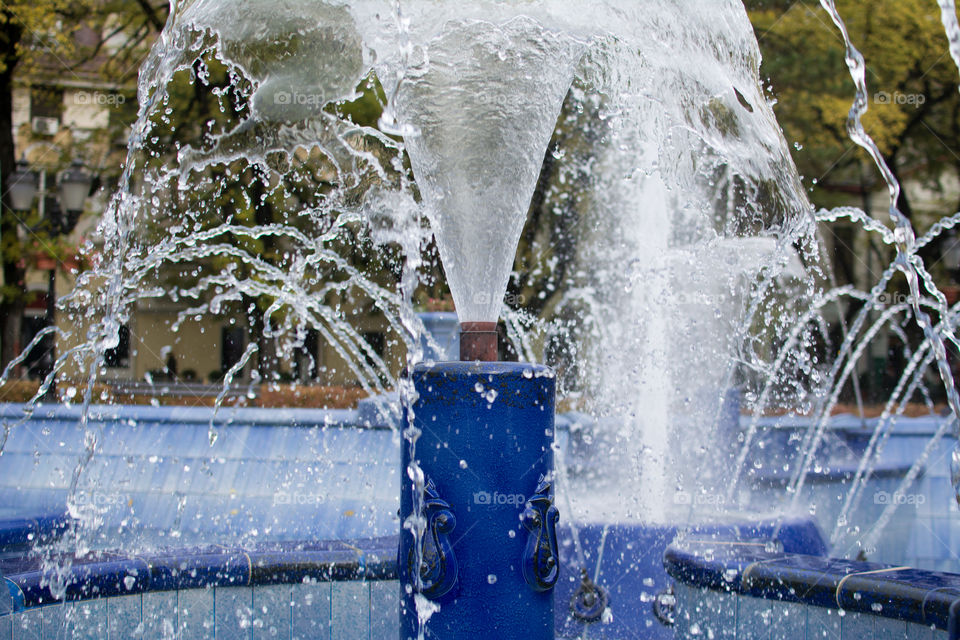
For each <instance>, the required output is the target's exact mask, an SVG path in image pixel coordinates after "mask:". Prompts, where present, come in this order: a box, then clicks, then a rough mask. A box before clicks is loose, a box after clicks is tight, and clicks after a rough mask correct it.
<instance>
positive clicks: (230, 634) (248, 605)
mask: <svg viewBox="0 0 960 640" xmlns="http://www.w3.org/2000/svg"><path fill="white" fill-rule="evenodd" d="M213 599H214V630H215V634H214V636H215V638H216V640H249V639H250V631H251V628H252V623H253V588H252V587H229V588H218V589H214V590H213Z"/></svg>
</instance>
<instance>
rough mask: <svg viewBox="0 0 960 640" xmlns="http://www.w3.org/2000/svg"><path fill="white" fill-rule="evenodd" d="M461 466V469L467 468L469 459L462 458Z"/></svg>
mask: <svg viewBox="0 0 960 640" xmlns="http://www.w3.org/2000/svg"><path fill="white" fill-rule="evenodd" d="M460 468H461V469H466V468H467V461H466V460H461V461H460Z"/></svg>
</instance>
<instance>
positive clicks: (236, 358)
mask: <svg viewBox="0 0 960 640" xmlns="http://www.w3.org/2000/svg"><path fill="white" fill-rule="evenodd" d="M245 348H246V335H245V331H244V330H243V327H224V328H223V331H222V333H221V340H220V372H221V375H224V376H225V375H227V372H228V371H230V369H232V368H233V366H234V365H235V364H237V363H238V362H240V359H241V358H243V351H244V349H245ZM241 373H242V372H241V371H238V372H237V374H236V375H237V376H239V375H241Z"/></svg>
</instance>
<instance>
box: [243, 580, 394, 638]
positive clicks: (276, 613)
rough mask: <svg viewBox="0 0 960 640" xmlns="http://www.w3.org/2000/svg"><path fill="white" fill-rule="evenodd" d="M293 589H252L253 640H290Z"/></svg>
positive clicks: (271, 587) (281, 586) (278, 587)
mask: <svg viewBox="0 0 960 640" xmlns="http://www.w3.org/2000/svg"><path fill="white" fill-rule="evenodd" d="M295 588H296V586H291V585H289V584H277V585H271V586H268V587H255V588H254V590H253V634H252V635H253V640H268V639H269V640H291V633H292V629H291V628H290V625H291V622H292V616H293V609H292V607H291V602H292V598H293V589H295ZM391 640H393V639H391Z"/></svg>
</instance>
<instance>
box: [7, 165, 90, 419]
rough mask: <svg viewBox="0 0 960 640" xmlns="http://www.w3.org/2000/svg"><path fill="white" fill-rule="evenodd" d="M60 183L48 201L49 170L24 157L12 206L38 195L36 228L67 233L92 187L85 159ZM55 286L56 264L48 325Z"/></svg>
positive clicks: (52, 351) (21, 206)
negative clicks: (36, 169) (30, 162)
mask: <svg viewBox="0 0 960 640" xmlns="http://www.w3.org/2000/svg"><path fill="white" fill-rule="evenodd" d="M59 183H60V184H59V190H58V192H57V196H56V199H54V200H53V201H52V202H50V203H48V202H47V197H48V194H47V172H46V169H41V170H40V171H39V173H38V172H37V171H34V170H32V169H31V168H30V165H29V163H28V162H27V160H26V157H25V156H24V157H23V158H22V159H21V160H20V162H18V163H17V169H16V171H14V172H13V174H12V175H11V176H10V204H11V207H12V208H13V209H14V210H15V211H19V212H27V211H30V210H31V209H32V208H33V201H34V199H35V198H36V197H37V196H38V195H39V196H40V197H39V201H38V206H37V209H38V212H39V214H40V220H41V222H40V225H39V226H38V227H37V229H43V230H44V231H46V232H47V233H48V234H49V235H51V236H62V235H67V234H69V233H70V232H71V231H73V229H74V228H75V227H76V226H77V221H78V220H79V218H80V214H81V213H83V207H84V204H85V203H86V200H87V197H88V196H89V195H90V189H91V187H92V186H93V176H92V175H91V174H90V172H89V171H87V170H86V167H84V164H83V161H81V160H80V159H79V158H76V159H74V160H73V162H71V163H70V168H69V169H67V170H65V171H64V172H63V173H61V174H60V180H59ZM56 285H57V267H56V263H54V264H53V266H52V268H51V269H50V273H49V277H48V280H47V310H46V316H47V317H46V320H47V326H49V327H52V326H54V323H55V320H56V307H57V288H56ZM56 345H57V342H56V338H55V337H51V344H50V348H49V349H48V351H47V353H48V357H49V359H50V372H51V374H52V377H51V382H50V388H49V389H48V391H47V395H48V397H49V398H50V399H51V400H53V401H55V400H56V374H55V372H54V367H55V365H56V361H57V358H56V355H57V354H56Z"/></svg>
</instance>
